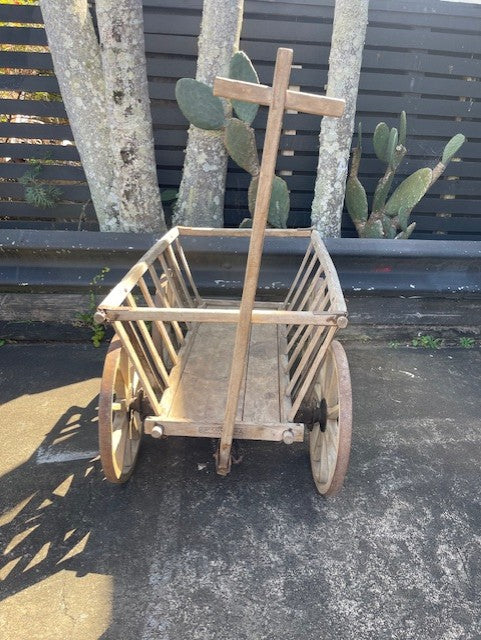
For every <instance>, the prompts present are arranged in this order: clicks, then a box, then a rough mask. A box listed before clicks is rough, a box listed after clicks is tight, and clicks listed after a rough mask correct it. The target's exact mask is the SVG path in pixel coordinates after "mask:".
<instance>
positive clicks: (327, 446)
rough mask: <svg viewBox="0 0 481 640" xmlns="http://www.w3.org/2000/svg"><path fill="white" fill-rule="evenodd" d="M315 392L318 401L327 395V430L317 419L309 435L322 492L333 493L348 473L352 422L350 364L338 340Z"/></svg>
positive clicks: (339, 487) (312, 460)
mask: <svg viewBox="0 0 481 640" xmlns="http://www.w3.org/2000/svg"><path fill="white" fill-rule="evenodd" d="M313 393H314V396H315V401H316V403H320V402H321V401H322V399H323V398H324V399H325V401H326V404H327V411H326V414H327V417H326V424H325V430H324V431H323V430H322V428H321V425H320V424H319V423H317V424H315V425H314V427H313V429H312V431H311V433H310V436H309V453H310V458H311V469H312V476H313V478H314V482H315V484H316V488H317V490H318V491H319V493H321V494H322V495H324V496H332V495H334V494H336V493H337V492H338V491H339V490H340V489H341V487H342V484H343V481H344V476H345V475H346V471H347V467H348V464H349V453H350V449H351V426H352V394H351V378H350V374H349V364H348V362H347V358H346V354H345V351H344V349H343V347H342V345H341V344H340V343H339V342H337V340H334V341H333V342H332V343H331V345H330V347H329V349H328V350H327V353H326V356H325V359H324V362H323V364H322V367H321V371H320V373H319V377H318V380H317V381H316V384H315V385H314V390H313Z"/></svg>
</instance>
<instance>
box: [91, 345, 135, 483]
mask: <svg viewBox="0 0 481 640" xmlns="http://www.w3.org/2000/svg"><path fill="white" fill-rule="evenodd" d="M136 400H137V401H138V400H141V390H140V388H139V379H138V376H137V374H136V373H135V371H134V368H133V366H132V364H131V362H130V360H129V357H128V355H127V353H126V351H125V349H124V348H123V347H122V344H121V342H120V340H119V338H118V337H117V336H114V337H113V338H112V342H111V343H110V346H109V349H108V351H107V356H106V358H105V364H104V371H103V374H102V382H101V386H100V396H99V448H100V459H101V462H102V467H103V470H104V473H105V477H106V478H107V480H108V481H109V482H115V483H119V482H125V481H126V480H128V479H129V477H130V476H131V474H132V471H133V470H134V466H135V462H136V459H137V454H138V452H139V446H140V439H141V437H142V428H143V424H142V419H141V415H140V413H139V412H138V410H136V409H138V408H139V406H140V402H135V401H136ZM134 403H135V404H136V407H135V408H134Z"/></svg>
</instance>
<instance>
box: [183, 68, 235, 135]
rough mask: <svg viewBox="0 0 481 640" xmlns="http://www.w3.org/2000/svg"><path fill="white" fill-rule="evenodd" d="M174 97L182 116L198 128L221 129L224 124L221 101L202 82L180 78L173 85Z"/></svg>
mask: <svg viewBox="0 0 481 640" xmlns="http://www.w3.org/2000/svg"><path fill="white" fill-rule="evenodd" d="M175 97H176V99H177V104H178V105H179V108H180V110H181V111H182V113H183V114H184V116H185V117H186V118H187V120H188V121H189V122H190V123H191V124H193V125H195V126H196V127H199V129H210V130H212V129H222V127H223V126H224V123H225V115H224V107H223V106H222V101H221V100H220V98H217V97H216V96H214V94H213V93H212V89H211V87H209V86H208V85H206V84H204V83H203V82H199V81H198V80H194V79H193V78H181V79H180V80H178V82H177V84H176V85H175Z"/></svg>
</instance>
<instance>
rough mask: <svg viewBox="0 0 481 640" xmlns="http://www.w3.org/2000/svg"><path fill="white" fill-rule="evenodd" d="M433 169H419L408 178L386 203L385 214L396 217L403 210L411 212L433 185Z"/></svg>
mask: <svg viewBox="0 0 481 640" xmlns="http://www.w3.org/2000/svg"><path fill="white" fill-rule="evenodd" d="M431 177H432V171H431V169H427V168H425V169H418V171H415V172H414V173H413V174H412V175H410V176H409V178H406V179H405V180H404V181H403V182H401V184H400V185H399V187H398V188H397V189H396V190H395V191H394V193H393V194H392V196H391V197H390V198H389V200H388V201H387V203H386V206H385V213H386V214H387V215H388V216H391V217H394V216H396V215H397V214H398V213H399V210H400V209H401V208H403V209H407V210H408V211H409V212H411V210H412V209H413V207H415V206H416V205H417V203H418V202H419V201H420V200H421V198H422V197H423V195H424V194H425V193H426V191H427V190H428V189H429V185H430V184H431Z"/></svg>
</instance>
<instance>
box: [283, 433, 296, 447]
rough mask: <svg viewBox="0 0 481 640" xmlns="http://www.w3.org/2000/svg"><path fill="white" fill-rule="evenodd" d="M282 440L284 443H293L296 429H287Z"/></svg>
mask: <svg viewBox="0 0 481 640" xmlns="http://www.w3.org/2000/svg"><path fill="white" fill-rule="evenodd" d="M282 441H283V442H284V444H292V443H293V442H294V431H293V430H292V429H286V430H285V431H284V433H283V434H282Z"/></svg>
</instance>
